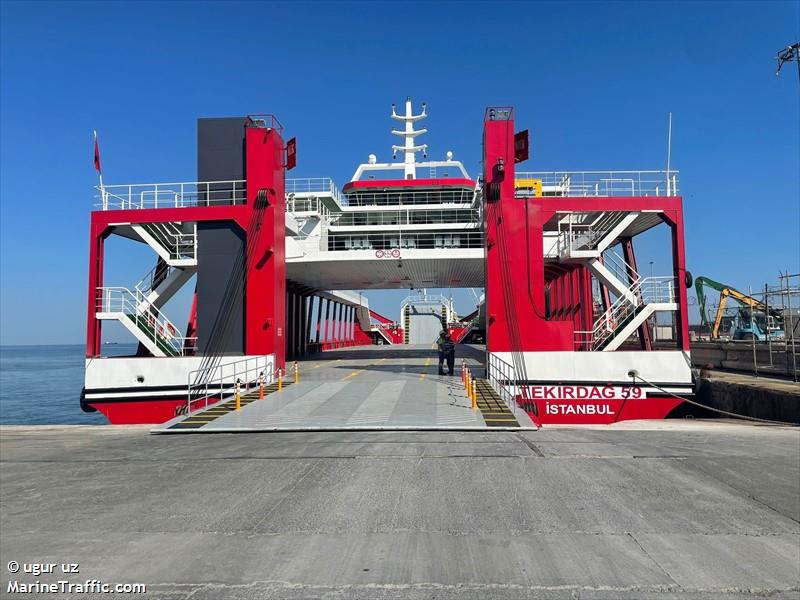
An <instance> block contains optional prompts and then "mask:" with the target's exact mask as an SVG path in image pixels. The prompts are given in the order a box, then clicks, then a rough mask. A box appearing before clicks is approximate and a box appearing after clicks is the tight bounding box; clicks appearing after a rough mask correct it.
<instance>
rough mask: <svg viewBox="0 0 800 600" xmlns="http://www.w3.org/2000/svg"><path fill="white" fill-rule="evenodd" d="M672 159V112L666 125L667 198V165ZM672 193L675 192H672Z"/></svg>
mask: <svg viewBox="0 0 800 600" xmlns="http://www.w3.org/2000/svg"><path fill="white" fill-rule="evenodd" d="M671 158H672V111H670V113H669V121H668V123H667V196H669V195H670V193H669V190H670V188H669V164H670V159H671ZM672 192H673V193H674V192H675V190H672Z"/></svg>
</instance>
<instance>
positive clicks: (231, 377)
mask: <svg viewBox="0 0 800 600" xmlns="http://www.w3.org/2000/svg"><path fill="white" fill-rule="evenodd" d="M270 359H271V357H270V356H248V357H246V358H243V359H241V360H236V361H233V362H225V363H220V364H218V365H212V366H210V367H205V368H202V369H195V370H194V371H190V372H189V375H188V379H187V384H186V390H187V392H186V414H189V413H191V412H193V411H195V410H199V409H201V408H205V407H206V406H208V405H209V404H216V403H217V402H221V401H223V400H225V399H228V398H233V397H235V395H236V384H237V382H238V383H239V392H240V394H241V395H242V396H243V395H245V394H247V393H249V392H250V391H253V390H256V391H257V390H258V385H259V383H260V382H263V384H264V385H268V384H270V383H272V382H273V380H274V373H273V372H272V370H271V361H270Z"/></svg>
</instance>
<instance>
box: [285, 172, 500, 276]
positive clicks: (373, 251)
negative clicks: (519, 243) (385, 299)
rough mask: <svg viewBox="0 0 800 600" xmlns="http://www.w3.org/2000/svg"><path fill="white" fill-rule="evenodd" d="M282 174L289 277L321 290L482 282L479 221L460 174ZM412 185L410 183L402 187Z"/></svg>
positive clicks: (473, 194) (473, 196) (471, 189)
mask: <svg viewBox="0 0 800 600" xmlns="http://www.w3.org/2000/svg"><path fill="white" fill-rule="evenodd" d="M369 183H370V184H371V185H369V186H358V187H355V186H352V185H349V184H348V186H345V190H346V192H345V193H341V192H339V190H338V189H337V188H336V186H335V185H334V183H333V182H332V180H330V179H327V178H320V179H287V181H286V191H287V196H286V211H287V215H288V216H289V220H291V221H293V225H292V226H290V227H289V228H288V229H287V237H286V271H287V276H288V277H289V278H290V279H291V280H293V281H297V282H299V283H302V284H303V285H307V286H310V287H315V288H319V289H332V290H352V289H396V288H405V289H419V288H444V287H483V264H484V263H483V226H482V215H481V209H480V203H479V195H478V193H477V191H476V185H475V182H474V181H472V180H471V179H468V178H466V177H464V178H462V179H459V180H456V181H451V180H447V179H444V178H443V179H426V180H414V181H413V182H405V181H400V182H399V184H400V185H398V182H387V181H382V182H374V183H373V182H369ZM408 183H413V184H414V185H408Z"/></svg>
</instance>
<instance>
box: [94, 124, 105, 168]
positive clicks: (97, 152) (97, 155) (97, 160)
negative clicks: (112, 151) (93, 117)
mask: <svg viewBox="0 0 800 600" xmlns="http://www.w3.org/2000/svg"><path fill="white" fill-rule="evenodd" d="M94 168H95V169H97V172H98V173H102V172H103V170H102V169H101V168H100V143H99V142H98V141H97V132H96V131H95V132H94Z"/></svg>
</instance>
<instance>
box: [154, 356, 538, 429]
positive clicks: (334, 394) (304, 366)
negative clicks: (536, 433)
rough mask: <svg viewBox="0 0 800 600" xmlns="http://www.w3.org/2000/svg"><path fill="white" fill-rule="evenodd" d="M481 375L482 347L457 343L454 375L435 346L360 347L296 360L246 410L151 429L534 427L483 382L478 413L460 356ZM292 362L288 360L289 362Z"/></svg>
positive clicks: (223, 410) (230, 407) (245, 400)
mask: <svg viewBox="0 0 800 600" xmlns="http://www.w3.org/2000/svg"><path fill="white" fill-rule="evenodd" d="M462 359H463V360H464V361H465V362H466V363H467V365H468V366H469V367H470V369H471V372H472V373H473V375H474V376H475V377H477V378H483V377H484V371H485V366H484V364H483V361H484V352H483V347H480V346H466V345H458V346H457V351H456V373H455V375H453V376H450V375H439V373H438V357H437V352H436V349H435V346H433V345H404V346H357V347H352V348H347V349H342V350H336V351H329V352H324V353H320V354H316V355H314V356H312V357H311V358H308V359H306V360H303V361H299V362H298V366H299V381H298V382H297V383H293V376H292V375H291V374H290V375H289V376H288V377H287V378H286V379H285V385H284V386H283V389H282V390H281V391H277V390H274V386H272V388H271V389H269V390H268V393H267V394H265V397H264V398H263V399H258V392H257V391H254V390H248V391H247V392H246V393H243V394H242V407H241V410H238V411H237V410H234V405H235V402H234V401H233V400H230V399H228V400H226V401H225V402H222V403H219V404H217V405H215V406H211V407H209V409H208V410H198V411H195V412H193V413H192V414H191V415H188V416H182V417H177V418H175V419H172V420H171V421H168V422H166V423H164V424H162V425H159V426H157V427H154V428H153V429H152V430H151V431H152V432H153V433H226V432H255V431H303V430H404V429H413V430H426V429H430V430H450V429H455V430H474V429H478V430H485V429H488V428H492V429H514V430H517V429H535V428H536V427H535V425H534V424H533V422H532V421H531V420H530V418H529V417H528V416H527V415H526V414H525V412H524V411H522V410H521V409H516V410H515V411H514V412H513V413H512V412H510V411H509V410H508V409H507V408H505V405H502V404H501V401H499V398H497V397H496V396H495V395H494V394H493V392H492V390H491V388H489V386H488V385H487V384H486V383H485V382H481V383H480V384H479V386H478V408H477V410H473V408H472V406H471V402H470V400H469V399H468V398H467V396H466V392H465V388H464V385H463V384H462V381H461V376H460V364H461V360H462ZM289 364H290V363H287V366H288V365H289Z"/></svg>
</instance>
